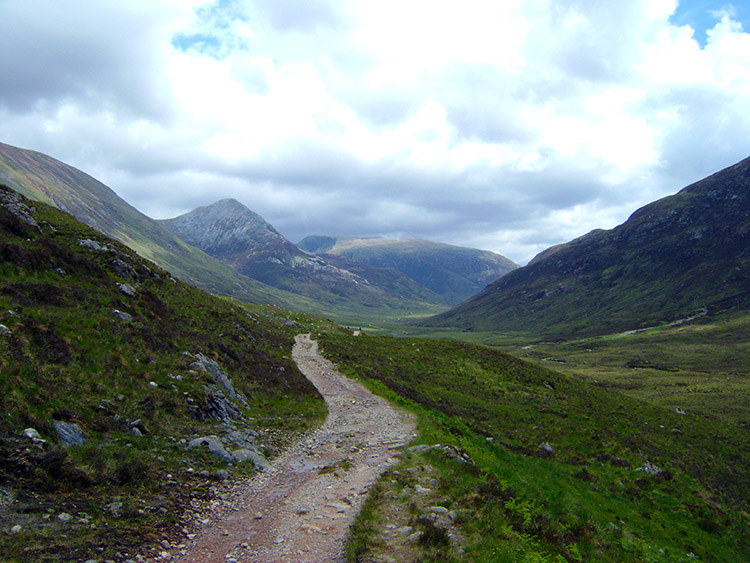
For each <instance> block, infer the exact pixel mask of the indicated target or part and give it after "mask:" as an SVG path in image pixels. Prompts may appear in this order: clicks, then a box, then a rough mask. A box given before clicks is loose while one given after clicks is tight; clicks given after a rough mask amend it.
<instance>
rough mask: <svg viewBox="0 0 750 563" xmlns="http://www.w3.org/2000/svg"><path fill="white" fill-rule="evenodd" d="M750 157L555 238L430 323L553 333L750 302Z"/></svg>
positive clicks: (636, 324)
mask: <svg viewBox="0 0 750 563" xmlns="http://www.w3.org/2000/svg"><path fill="white" fill-rule="evenodd" d="M748 272H750V158H749V159H745V160H743V161H742V162H739V163H737V164H736V165H734V166H731V167H729V168H726V169H725V170H722V171H720V172H717V173H716V174H713V175H711V176H709V177H708V178H705V179H703V180H701V181H700V182H696V183H695V184H693V185H691V186H688V187H686V188H684V189H683V190H681V191H680V192H679V193H677V194H675V195H673V196H669V197H666V198H663V199H660V200H658V201H655V202H653V203H651V204H649V205H647V206H645V207H643V208H641V209H639V210H637V211H636V212H635V213H633V215H632V216H631V217H630V218H629V219H628V221H626V222H625V223H623V224H622V225H620V226H618V227H616V228H614V229H612V230H609V231H602V230H598V231H593V232H591V233H589V234H588V235H585V236H583V237H580V238H579V239H576V240H574V241H571V242H569V243H567V244H563V245H559V246H557V247H553V248H551V249H549V250H547V251H545V252H543V253H542V254H540V255H539V256H537V257H536V258H535V259H534V260H532V261H531V262H530V263H529V264H528V265H527V266H525V267H523V268H520V269H518V270H515V271H513V272H511V273H509V274H507V275H505V276H503V277H502V278H500V279H499V280H498V281H497V282H495V283H493V284H492V285H490V286H489V287H487V289H485V290H484V291H483V292H482V293H480V294H479V295H477V296H475V297H473V298H472V299H470V300H468V301H466V302H464V303H463V304H461V305H460V306H458V307H456V308H455V309H452V310H451V311H448V312H447V313H445V314H442V315H439V316H438V317H435V318H434V319H428V320H426V321H425V322H424V323H423V324H424V325H430V326H441V327H454V328H457V329H459V330H472V331H486V332H492V331H503V332H511V331H512V332H516V333H521V334H526V335H536V336H537V337H539V336H546V337H549V338H554V337H563V338H570V337H574V336H591V335H598V334H610V333H613V332H618V331H624V330H628V329H637V328H643V327H649V326H654V325H659V324H662V323H664V322H668V321H677V320H680V319H685V318H689V317H692V316H694V315H696V314H698V313H699V312H705V311H708V312H709V313H710V314H714V313H717V312H718V313H723V312H726V311H731V310H734V311H748V310H749V309H750V275H749V274H748Z"/></svg>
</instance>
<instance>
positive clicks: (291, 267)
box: [161, 199, 444, 308]
mask: <svg viewBox="0 0 750 563" xmlns="http://www.w3.org/2000/svg"><path fill="white" fill-rule="evenodd" d="M161 223H162V224H163V225H164V226H165V227H166V228H167V229H169V230H170V231H171V232H172V233H173V234H175V235H176V236H178V237H179V238H180V239H182V240H183V241H185V242H187V243H188V244H190V245H193V246H195V247H197V248H200V249H201V250H202V251H204V252H206V253H207V254H209V255H211V256H213V257H214V258H216V259H218V260H221V261H222V262H224V263H226V264H228V265H230V266H231V267H232V268H233V269H234V270H236V271H237V272H238V273H240V274H242V275H245V276H248V277H252V278H254V279H256V280H259V281H261V282H263V283H265V284H268V285H270V286H273V287H277V288H279V289H284V290H287V291H290V292H294V293H297V294H301V295H305V296H308V297H310V298H312V299H315V300H317V301H319V302H323V303H329V304H332V305H337V304H339V305H340V304H344V303H346V302H350V303H351V302H358V303H361V304H363V305H366V306H369V307H379V306H383V307H392V308H398V307H399V306H403V305H404V304H405V303H411V304H414V305H415V306H416V304H417V303H427V304H442V303H444V301H443V299H442V298H441V297H440V296H439V295H437V294H435V293H433V292H432V291H430V290H429V289H427V288H425V287H423V286H421V285H419V284H418V283H416V282H414V281H412V280H411V279H409V278H408V277H406V276H404V275H403V274H401V273H400V272H398V271H397V270H394V269H389V268H377V267H373V266H369V265H367V264H366V263H359V262H357V261H355V260H349V259H347V258H339V257H334V256H324V257H320V256H311V255H309V254H308V253H305V252H303V251H302V250H300V249H299V248H298V247H297V246H295V245H294V244H292V243H291V242H290V241H289V240H287V239H286V238H285V237H284V236H283V235H281V234H280V233H279V232H278V231H276V229H274V228H273V226H272V225H270V224H269V223H267V222H266V221H265V220H264V219H263V218H262V217H261V216H260V215H258V214H257V213H254V212H253V211H251V210H250V209H248V208H247V207H245V206H244V205H243V204H241V203H239V202H238V201H236V200H233V199H225V200H221V201H218V202H216V203H214V204H212V205H209V206H207V207H200V208H198V209H195V210H193V211H191V212H189V213H186V214H184V215H181V216H179V217H175V218H174V219H167V220H164V221H161Z"/></svg>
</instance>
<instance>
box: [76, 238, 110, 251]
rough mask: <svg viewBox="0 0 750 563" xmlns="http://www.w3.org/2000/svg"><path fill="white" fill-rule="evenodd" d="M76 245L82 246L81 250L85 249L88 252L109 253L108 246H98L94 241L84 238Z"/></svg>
mask: <svg viewBox="0 0 750 563" xmlns="http://www.w3.org/2000/svg"><path fill="white" fill-rule="evenodd" d="M78 244H79V245H80V246H82V247H83V248H86V249H88V250H97V251H98V250H104V251H109V247H108V246H104V245H103V244H99V243H98V242H96V241H95V240H91V239H90V238H84V239H81V240H79V241H78Z"/></svg>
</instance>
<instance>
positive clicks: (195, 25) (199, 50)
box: [0, 0, 750, 264]
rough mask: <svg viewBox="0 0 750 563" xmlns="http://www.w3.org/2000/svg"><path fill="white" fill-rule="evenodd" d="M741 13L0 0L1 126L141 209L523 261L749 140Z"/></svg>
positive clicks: (3, 132) (584, 0) (606, 224)
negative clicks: (215, 206)
mask: <svg viewBox="0 0 750 563" xmlns="http://www.w3.org/2000/svg"><path fill="white" fill-rule="evenodd" d="M749 31H750V8H749V7H747V3H746V2H745V0H741V1H740V0H735V3H734V5H732V4H731V3H729V4H727V3H722V2H721V1H702V0H693V1H690V2H679V3H678V2H677V1H675V0H608V1H606V2H605V1H602V0H502V1H500V0H488V1H484V0H462V1H460V2H459V1H458V0H453V1H444V0H429V1H427V0H425V1H423V0H399V1H395V0H378V1H377V2H373V1H371V0H362V1H360V0H316V1H312V0H257V1H253V0H219V1H213V2H212V1H202V0H121V1H115V0H110V1H106V2H103V1H101V0H64V1H62V0H0V53H2V55H0V141H2V142H5V143H9V144H12V145H16V146H20V147H23V148H29V149H34V150H38V151H41V152H44V153H46V154H49V155H50V156H53V157H55V158H58V159H60V160H62V161H64V162H66V163H68V164H71V165H73V166H76V167H77V168H80V169H82V170H84V171H85V172H88V173H89V174H91V175H92V176H94V177H96V178H97V179H99V180H101V181H103V182H104V183H105V184H107V185H108V186H110V187H111V188H112V189H114V190H115V191H116V192H117V193H118V194H119V195H120V196H121V197H123V198H124V199H126V200H127V201H128V202H129V203H131V204H132V205H134V206H135V207H137V208H138V209H139V210H141V211H142V212H144V213H146V214H147V215H149V216H151V217H154V218H167V217H172V216H175V215H179V214H181V213H184V212H187V211H189V210H191V209H193V208H195V207H197V206H201V205H208V204H210V203H213V202H214V201H216V200H218V199H222V198H226V197H233V198H236V199H238V200H239V201H241V202H242V203H244V204H245V205H247V206H248V207H249V208H250V209H252V210H253V211H255V212H257V213H260V214H261V215H262V216H263V217H264V218H265V219H266V220H268V221H269V222H271V223H272V224H273V225H274V226H275V227H276V228H277V229H278V230H279V231H280V232H281V233H282V234H284V235H286V236H287V237H288V238H289V239H291V240H292V241H293V242H297V241H298V240H299V239H300V238H302V237H303V236H305V235H308V234H331V235H343V236H376V235H385V236H418V237H422V238H428V239H432V240H437V241H441V242H447V243H451V244H458V245H464V246H472V247H477V248H483V249H488V250H493V251H496V252H499V253H501V254H504V255H506V256H508V257H509V258H511V259H513V260H515V261H517V262H519V263H521V264H524V263H526V262H527V261H528V260H529V259H530V258H531V257H533V255H535V254H536V253H537V252H539V251H541V250H543V249H545V248H547V247H548V246H550V245H552V244H556V243H559V242H565V241H568V240H570V239H572V238H574V237H577V236H579V235H582V234H584V233H586V232H588V231H589V230H591V229H594V228H611V227H613V226H615V225H617V224H619V223H621V222H623V221H624V220H626V219H627V217H628V216H629V215H630V213H632V212H633V211H634V210H635V209H636V208H638V207H640V206H642V205H644V204H646V203H648V202H650V201H652V200H654V199H657V198H659V197H662V196H664V195H668V194H671V193H674V192H676V191H678V190H679V189H680V188H682V187H684V186H685V185H687V184H689V183H691V182H693V181H696V180H698V179H700V178H702V177H705V176H707V175H709V174H711V173H712V172H715V171H718V170H720V169H721V168H724V167H726V166H729V165H731V164H734V163H735V162H737V161H739V160H741V159H743V158H745V157H747V156H750V33H748V32H749Z"/></svg>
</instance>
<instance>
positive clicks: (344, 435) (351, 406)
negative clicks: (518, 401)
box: [179, 334, 415, 563]
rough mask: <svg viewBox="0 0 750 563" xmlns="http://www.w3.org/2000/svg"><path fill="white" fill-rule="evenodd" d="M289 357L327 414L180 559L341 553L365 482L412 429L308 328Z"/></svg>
mask: <svg viewBox="0 0 750 563" xmlns="http://www.w3.org/2000/svg"><path fill="white" fill-rule="evenodd" d="M292 357H293V358H294V360H295V362H297V365H298V366H299V369H300V370H301V371H302V373H303V374H304V375H305V376H306V377H307V378H308V379H309V380H310V381H312V383H313V384H314V385H315V386H316V387H317V388H318V390H319V391H320V393H321V394H322V395H323V397H324V398H325V401H326V404H327V405H328V410H329V415H328V418H327V419H326V422H325V423H324V424H323V425H322V426H321V427H320V428H319V429H317V430H315V431H314V432H312V433H311V434H309V435H307V437H306V438H304V439H303V440H302V441H301V442H299V443H297V444H296V445H295V446H293V447H292V448H290V449H289V450H288V451H287V452H286V453H284V454H283V455H282V456H281V457H279V458H278V459H277V460H276V461H275V462H274V464H273V467H272V469H270V470H269V471H267V472H265V473H262V474H259V475H258V476H257V478H254V479H253V480H252V481H251V482H250V486H249V487H248V488H247V489H245V490H244V491H242V492H241V493H240V494H239V495H237V496H235V497H234V498H233V499H232V501H231V502H232V504H233V506H232V507H231V509H230V510H229V511H227V515H226V516H225V517H223V518H222V519H220V520H217V521H214V522H212V523H211V525H210V526H208V527H206V528H205V529H204V530H202V531H201V532H200V533H199V534H198V536H197V537H196V538H195V540H194V541H193V543H192V544H191V545H190V546H189V547H188V549H187V555H185V556H183V557H182V558H181V559H179V561H183V562H196V563H197V562H200V563H210V562H222V563H225V562H231V561H238V562H244V561H258V562H263V563H273V562H284V563H288V562H300V563H301V562H310V563H322V562H336V561H343V560H344V548H345V542H346V538H347V534H348V531H349V527H350V526H351V524H352V522H353V521H354V517H355V516H356V515H357V513H358V512H359V509H360V506H361V504H362V502H363V501H364V499H365V497H366V494H367V490H368V488H369V487H370V486H371V485H372V484H373V483H374V482H375V480H376V479H377V478H378V476H379V475H380V474H381V473H382V472H383V471H385V470H386V469H387V468H388V467H389V466H390V465H392V464H393V463H394V459H393V458H394V456H397V455H398V452H399V451H400V450H401V448H403V446H404V445H405V444H406V443H407V442H408V441H409V440H411V438H412V436H413V435H414V431H415V425H414V420H413V419H412V418H411V417H410V416H409V415H407V414H405V413H403V412H401V411H398V410H396V409H395V408H394V407H393V406H392V405H391V404H390V403H388V402H387V401H385V400H384V399H381V398H379V397H376V396H375V395H373V394H372V393H370V391H368V390H367V389H365V388H364V387H363V386H362V385H360V384H359V383H356V382H354V381H352V380H351V379H348V378H346V377H344V376H343V375H341V374H340V373H338V372H337V371H336V369H335V367H334V365H333V364H332V363H331V362H329V361H328V360H326V359H324V358H322V357H321V356H320V355H318V345H317V342H315V341H313V340H311V339H310V335H307V334H306V335H299V336H297V338H296V344H295V346H294V349H293V351H292ZM350 464H351V465H350Z"/></svg>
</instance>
